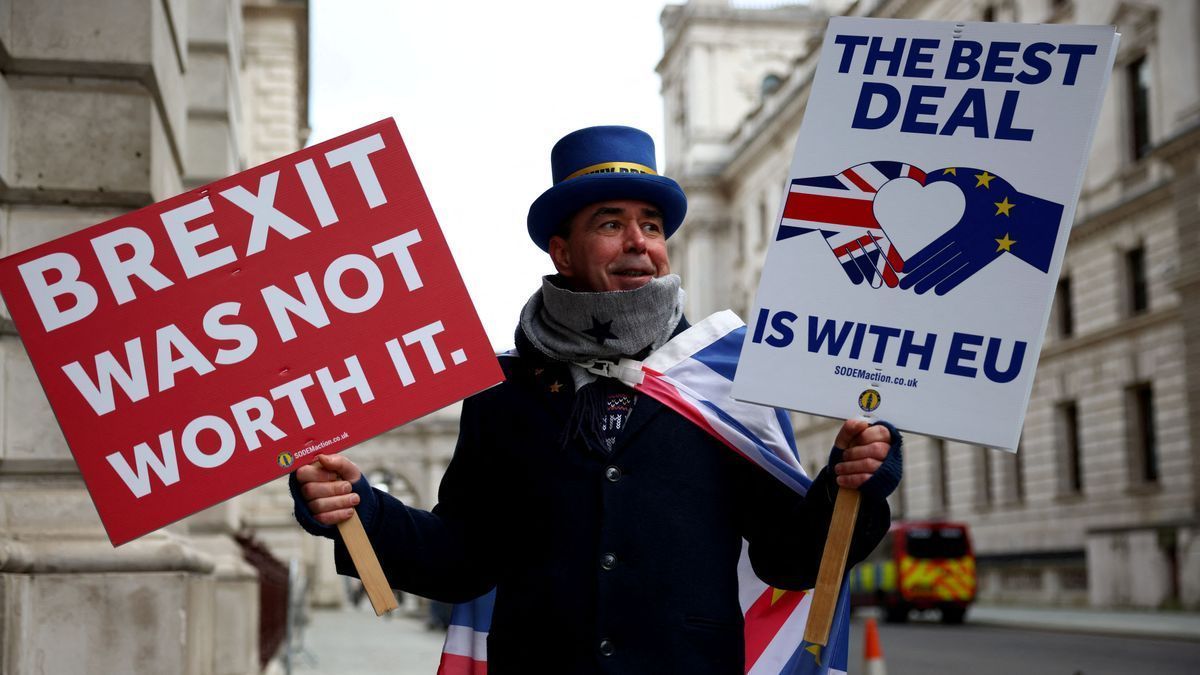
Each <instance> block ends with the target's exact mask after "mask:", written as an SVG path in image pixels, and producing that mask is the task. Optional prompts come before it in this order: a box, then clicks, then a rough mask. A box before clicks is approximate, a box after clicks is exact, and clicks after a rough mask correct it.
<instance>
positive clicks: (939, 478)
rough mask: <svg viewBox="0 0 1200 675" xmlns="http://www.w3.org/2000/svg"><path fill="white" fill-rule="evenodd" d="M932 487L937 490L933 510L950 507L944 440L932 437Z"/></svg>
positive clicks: (943, 509) (944, 509) (948, 477)
mask: <svg viewBox="0 0 1200 675" xmlns="http://www.w3.org/2000/svg"><path fill="white" fill-rule="evenodd" d="M933 489H934V491H936V492H937V497H936V499H935V500H934V506H935V510H940V511H943V512H944V511H946V510H947V509H949V508H950V476H949V475H948V472H947V470H946V441H943V440H942V439H940V438H935V439H933Z"/></svg>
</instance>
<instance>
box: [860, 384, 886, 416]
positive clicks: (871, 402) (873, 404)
mask: <svg viewBox="0 0 1200 675" xmlns="http://www.w3.org/2000/svg"><path fill="white" fill-rule="evenodd" d="M881 400H883V398H882V397H881V396H880V395H879V392H877V391H875V390H874V389H867V390H865V391H863V393H861V394H859V395H858V407H860V408H862V409H863V412H874V411H875V409H876V408H878V407H879V402H880V401H881Z"/></svg>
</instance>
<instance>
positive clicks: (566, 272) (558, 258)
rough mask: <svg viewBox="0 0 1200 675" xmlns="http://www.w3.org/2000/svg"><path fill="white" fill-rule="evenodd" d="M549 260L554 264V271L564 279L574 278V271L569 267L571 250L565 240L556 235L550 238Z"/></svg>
mask: <svg viewBox="0 0 1200 675" xmlns="http://www.w3.org/2000/svg"><path fill="white" fill-rule="evenodd" d="M550 260H551V261H553V262H554V269H556V270H558V273H559V274H561V275H563V276H564V277H571V276H574V273H575V270H574V268H572V267H571V250H570V247H569V246H567V240H566V239H563V238H562V237H560V236H558V235H557V234H556V235H554V236H553V237H550Z"/></svg>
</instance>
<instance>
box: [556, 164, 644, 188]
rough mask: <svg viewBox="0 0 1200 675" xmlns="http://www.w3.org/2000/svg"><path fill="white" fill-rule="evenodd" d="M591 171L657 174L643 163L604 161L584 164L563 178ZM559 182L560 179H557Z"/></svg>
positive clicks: (569, 178)
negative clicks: (589, 164) (588, 164)
mask: <svg viewBox="0 0 1200 675" xmlns="http://www.w3.org/2000/svg"><path fill="white" fill-rule="evenodd" d="M591 173H648V174H650V175H651V176H657V175H658V172H656V171H655V170H654V169H651V168H650V167H648V166H646V165H645V164H636V163H634V162H604V163H603V164H593V165H591V166H585V167H584V168H582V169H580V170H578V171H576V172H575V173H573V174H571V175H570V176H567V177H566V178H564V179H563V180H571V179H572V178H578V177H579V176H586V175H587V174H591ZM559 182H560V183H561V182H562V181H559Z"/></svg>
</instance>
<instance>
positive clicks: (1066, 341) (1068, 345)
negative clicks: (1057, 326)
mask: <svg viewBox="0 0 1200 675" xmlns="http://www.w3.org/2000/svg"><path fill="white" fill-rule="evenodd" d="M1179 319H1180V312H1179V308H1178V307H1166V308H1163V309H1158V310H1154V311H1152V312H1147V313H1146V314H1140V315H1138V316H1135V317H1130V318H1128V319H1122V320H1121V321H1118V322H1117V323H1115V324H1113V325H1111V326H1108V327H1106V328H1101V329H1099V330H1096V331H1092V332H1089V333H1085V334H1083V335H1080V336H1078V337H1071V338H1060V339H1058V340H1056V341H1055V342H1054V343H1052V344H1047V345H1043V346H1042V354H1041V362H1042V363H1045V362H1047V361H1048V360H1053V359H1057V358H1060V357H1065V356H1067V355H1070V354H1074V353H1076V352H1079V351H1082V350H1087V349H1092V348H1094V347H1097V346H1099V345H1101V344H1103V343H1105V342H1109V341H1112V340H1121V339H1126V338H1129V337H1131V336H1133V335H1134V334H1136V333H1140V332H1142V331H1146V330H1149V329H1151V328H1158V327H1160V326H1163V325H1167V324H1172V323H1175V322H1177V321H1179Z"/></svg>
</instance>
